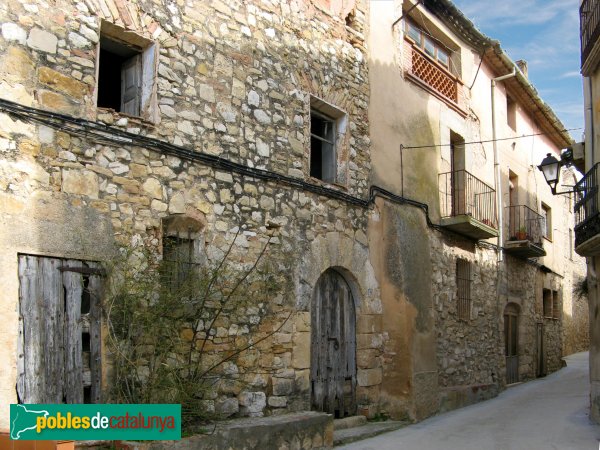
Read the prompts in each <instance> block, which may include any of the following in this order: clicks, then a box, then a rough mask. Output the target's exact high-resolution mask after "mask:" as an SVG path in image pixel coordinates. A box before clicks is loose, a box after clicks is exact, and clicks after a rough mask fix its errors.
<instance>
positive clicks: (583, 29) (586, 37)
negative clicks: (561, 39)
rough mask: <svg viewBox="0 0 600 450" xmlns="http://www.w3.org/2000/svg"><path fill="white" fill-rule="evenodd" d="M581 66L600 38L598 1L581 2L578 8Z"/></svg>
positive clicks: (599, 7) (599, 3)
mask: <svg viewBox="0 0 600 450" xmlns="http://www.w3.org/2000/svg"><path fill="white" fill-rule="evenodd" d="M579 35H580V38H581V65H582V66H583V65H584V64H585V61H586V59H587V57H588V56H589V55H590V52H591V51H592V48H593V47H594V43H595V42H596V41H597V40H598V37H599V36H600V0H583V2H581V6H580V7H579Z"/></svg>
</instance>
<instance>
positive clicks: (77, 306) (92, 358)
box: [17, 255, 102, 403]
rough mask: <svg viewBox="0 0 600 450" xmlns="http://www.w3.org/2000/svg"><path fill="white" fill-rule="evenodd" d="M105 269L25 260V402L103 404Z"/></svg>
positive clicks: (21, 344) (21, 389)
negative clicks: (103, 270)
mask: <svg viewBox="0 0 600 450" xmlns="http://www.w3.org/2000/svg"><path fill="white" fill-rule="evenodd" d="M101 272H102V271H101V269H100V267H99V265H98V264H97V263H89V262H88V263H86V262H83V261H77V260H66V259H59V258H47V257H40V256H31V255H20V256H19V282H20V287H19V340H18V343H17V352H18V359H17V361H18V363H17V364H18V366H17V371H18V374H17V395H18V399H19V402H20V403H95V402H98V401H100V385H101V367H100V347H101V337H100V322H101V321H100V318H101V315H100V314H101V312H100V311H101V309H100V308H101V305H100V295H101V277H100V274H101Z"/></svg>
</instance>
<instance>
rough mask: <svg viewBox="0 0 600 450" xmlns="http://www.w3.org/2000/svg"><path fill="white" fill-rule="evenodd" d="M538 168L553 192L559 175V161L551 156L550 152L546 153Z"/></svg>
mask: <svg viewBox="0 0 600 450" xmlns="http://www.w3.org/2000/svg"><path fill="white" fill-rule="evenodd" d="M538 169H540V170H541V171H542V173H543V174H544V178H545V179H546V183H548V185H549V186H550V188H551V189H552V191H553V192H554V190H555V189H556V185H557V184H558V177H559V175H560V161H559V160H558V159H556V158H555V157H554V156H552V154H550V153H548V154H547V155H546V157H545V158H544V159H543V160H542V162H541V163H540V165H539V166H538Z"/></svg>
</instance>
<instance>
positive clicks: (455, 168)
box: [450, 132, 468, 216]
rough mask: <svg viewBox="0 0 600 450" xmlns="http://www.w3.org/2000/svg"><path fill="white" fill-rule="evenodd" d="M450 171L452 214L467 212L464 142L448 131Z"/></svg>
mask: <svg viewBox="0 0 600 450" xmlns="http://www.w3.org/2000/svg"><path fill="white" fill-rule="evenodd" d="M450 172H451V187H452V215H453V216H458V215H461V214H467V213H468V210H467V206H468V205H467V202H468V199H467V195H466V194H467V193H466V186H465V184H466V183H465V181H466V180H465V142H464V140H463V139H462V138H461V137H460V136H459V135H458V134H456V133H454V132H450Z"/></svg>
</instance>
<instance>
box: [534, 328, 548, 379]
mask: <svg viewBox="0 0 600 450" xmlns="http://www.w3.org/2000/svg"><path fill="white" fill-rule="evenodd" d="M536 333H537V338H536V343H537V345H536V347H537V376H538V377H545V376H546V348H545V345H544V322H539V323H538V324H537V328H536Z"/></svg>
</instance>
